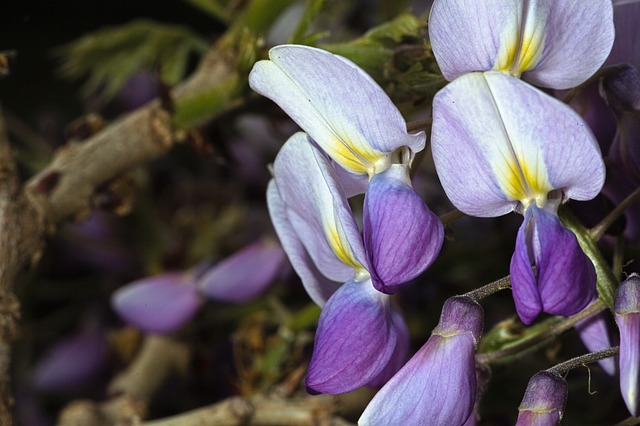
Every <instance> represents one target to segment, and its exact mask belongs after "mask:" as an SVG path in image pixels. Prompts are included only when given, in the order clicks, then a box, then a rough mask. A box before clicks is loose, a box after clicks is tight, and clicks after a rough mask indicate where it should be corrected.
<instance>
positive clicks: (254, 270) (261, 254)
mask: <svg viewBox="0 0 640 426" xmlns="http://www.w3.org/2000/svg"><path fill="white" fill-rule="evenodd" d="M285 262H286V259H285V257H284V252H283V251H282V248H281V247H280V245H278V244H277V243H276V242H275V241H270V240H267V239H262V240H258V241H256V242H255V243H253V244H250V245H248V246H246V247H244V248H243V249H242V250H240V251H238V252H236V253H235V254H233V255H231V256H229V257H227V258H226V259H224V260H222V261H220V262H219V263H218V264H216V265H215V266H214V267H212V268H210V269H209V270H207V271H206V272H204V273H203V274H202V276H200V277H198V285H199V286H200V291H201V294H202V295H203V296H204V297H206V298H208V299H212V300H217V301H220V302H228V303H244V302H247V301H250V300H252V299H255V298H256V297H258V296H259V295H261V294H262V293H264V291H265V290H266V289H267V288H268V287H269V286H270V285H271V284H272V283H273V282H274V281H275V279H276V278H277V277H278V276H279V275H280V274H281V273H282V269H283V267H284V266H285Z"/></svg>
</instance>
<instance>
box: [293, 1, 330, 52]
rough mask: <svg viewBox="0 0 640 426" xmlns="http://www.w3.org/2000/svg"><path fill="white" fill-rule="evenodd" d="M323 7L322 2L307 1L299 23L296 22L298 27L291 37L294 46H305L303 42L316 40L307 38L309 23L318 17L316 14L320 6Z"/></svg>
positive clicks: (320, 8)
mask: <svg viewBox="0 0 640 426" xmlns="http://www.w3.org/2000/svg"><path fill="white" fill-rule="evenodd" d="M323 5H324V0H307V1H306V3H305V6H304V13H303V14H302V18H301V19H300V22H298V26H297V27H296V29H295V31H294V32H293V34H292V35H291V40H290V41H291V43H296V44H306V43H305V41H307V42H309V41H315V39H317V38H309V36H310V35H309V34H308V31H309V27H310V26H311V23H312V22H313V20H314V19H315V17H316V16H318V13H320V11H321V10H322V6H323Z"/></svg>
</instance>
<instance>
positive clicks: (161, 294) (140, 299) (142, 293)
mask: <svg viewBox="0 0 640 426" xmlns="http://www.w3.org/2000/svg"><path fill="white" fill-rule="evenodd" d="M200 303H201V301H200V297H199V296H198V288H197V286H196V284H195V282H193V279H192V277H190V276H189V275H187V274H183V273H168V274H163V275H158V276H155V277H150V278H143V279H141V280H138V281H134V282H132V283H130V284H128V285H126V286H124V287H122V288H120V289H118V290H117V291H116V292H115V293H114V294H113V296H112V298H111V306H112V307H113V309H114V310H115V311H116V312H117V313H118V315H119V316H120V317H121V318H122V319H123V320H124V321H126V322H127V323H129V324H131V325H133V326H135V327H138V328H140V329H142V330H144V331H147V332H151V333H169V332H172V331H175V330H177V329H179V328H180V327H182V326H183V325H184V324H186V323H187V322H188V321H189V320H190V319H191V318H192V317H193V316H194V315H195V314H196V312H197V311H198V309H199V308H200Z"/></svg>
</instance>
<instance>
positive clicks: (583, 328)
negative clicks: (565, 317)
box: [574, 312, 616, 376]
mask: <svg viewBox="0 0 640 426" xmlns="http://www.w3.org/2000/svg"><path fill="white" fill-rule="evenodd" d="M574 328H575V329H576V330H577V331H578V334H579V335H580V340H582V343H584V345H585V346H586V347H587V349H588V350H589V352H597V351H601V350H604V349H609V348H610V347H611V341H610V339H609V331H608V329H607V323H606V320H605V316H604V314H603V313H602V312H601V313H598V314H596V315H594V316H591V317H589V318H586V319H583V320H582V321H580V322H578V323H577V324H576V325H575V326H574ZM598 364H600V367H602V369H603V370H604V371H605V372H606V373H607V374H609V375H610V376H613V375H614V374H616V364H615V361H614V360H613V358H605V359H601V360H600V361H598Z"/></svg>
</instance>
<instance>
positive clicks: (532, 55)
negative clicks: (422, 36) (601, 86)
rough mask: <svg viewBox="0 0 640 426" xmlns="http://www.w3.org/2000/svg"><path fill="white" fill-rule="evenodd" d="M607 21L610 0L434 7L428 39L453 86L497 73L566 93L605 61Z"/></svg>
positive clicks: (515, 0) (443, 1)
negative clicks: (471, 74) (477, 73)
mask: <svg viewBox="0 0 640 426" xmlns="http://www.w3.org/2000/svg"><path fill="white" fill-rule="evenodd" d="M612 15H613V12H612V6H611V2H610V0H597V1H590V2H588V3H580V2H556V1H543V0H529V1H523V0H494V1H491V2H478V1H474V0H436V1H435V2H434V5H433V8H432V9H431V15H430V17H429V37H430V39H431V44H432V48H433V51H434V54H435V57H436V59H437V61H438V65H439V66H440V69H441V70H442V73H443V75H444V76H445V78H447V79H448V80H450V81H451V80H454V79H455V78H457V77H459V76H461V75H463V74H466V73H469V72H474V71H489V70H500V71H503V72H506V73H510V74H511V75H514V76H517V77H518V76H520V75H521V74H522V75H523V78H524V79H525V80H527V81H530V82H532V83H534V84H537V85H540V86H544V87H550V88H554V89H566V88H570V87H575V86H577V85H579V84H580V83H582V82H584V81H585V80H586V79H587V78H589V77H590V76H591V75H593V74H594V73H595V72H596V71H597V70H598V68H600V66H601V65H602V63H603V62H604V60H605V59H606V57H607V55H608V53H609V51H610V50H611V46H612V44H613V38H614V28H613V17H612ZM523 73H524V74H523Z"/></svg>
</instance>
